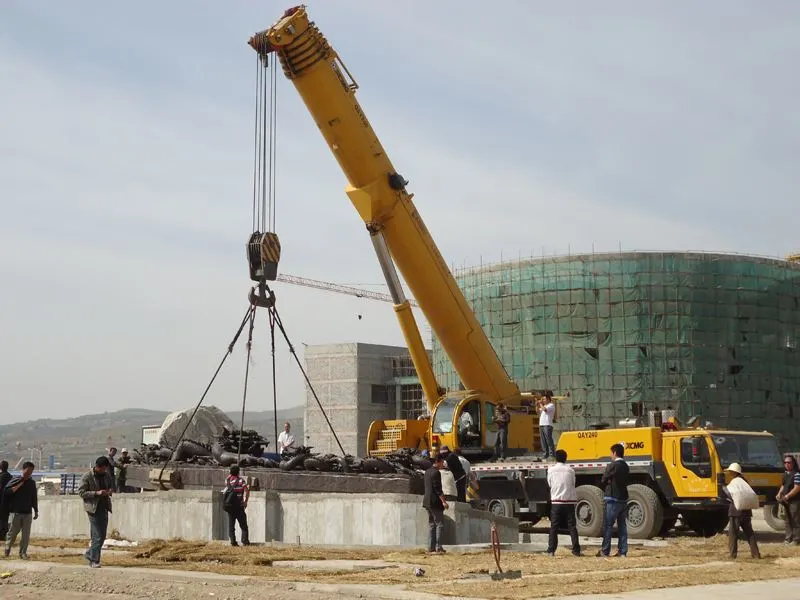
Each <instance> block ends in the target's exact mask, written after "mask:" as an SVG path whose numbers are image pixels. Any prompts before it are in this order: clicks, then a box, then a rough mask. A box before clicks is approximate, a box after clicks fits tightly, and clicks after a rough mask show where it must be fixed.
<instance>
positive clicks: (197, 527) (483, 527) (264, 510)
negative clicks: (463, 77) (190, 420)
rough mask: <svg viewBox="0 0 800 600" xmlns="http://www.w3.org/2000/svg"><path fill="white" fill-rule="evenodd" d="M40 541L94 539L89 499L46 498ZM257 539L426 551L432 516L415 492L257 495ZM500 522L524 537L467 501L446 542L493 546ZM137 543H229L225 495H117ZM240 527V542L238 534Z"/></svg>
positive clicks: (116, 518)
mask: <svg viewBox="0 0 800 600" xmlns="http://www.w3.org/2000/svg"><path fill="white" fill-rule="evenodd" d="M39 502H40V504H39V512H40V516H39V519H38V520H37V521H34V524H33V531H32V534H33V536H34V537H74V536H88V533H89V523H88V519H87V517H86V513H85V512H84V510H83V502H82V501H81V500H80V498H78V497H76V496H46V497H42V498H40V499H39ZM247 520H248V525H249V529H250V540H251V541H253V542H265V541H279V542H288V543H296V542H297V540H298V537H299V539H300V543H301V544H314V545H379V546H425V545H426V544H427V540H428V515H427V512H426V511H425V510H424V509H423V508H422V506H421V498H420V496H416V495H412V494H290V493H276V492H253V493H252V494H251V495H250V503H249V505H248V508H247ZM492 521H495V522H496V523H497V528H498V533H499V534H500V541H501V542H510V543H512V542H516V541H517V540H518V537H519V536H518V521H517V520H516V519H506V518H502V517H493V516H492V515H490V514H489V513H487V512H484V511H478V510H475V509H473V508H471V507H470V506H469V505H467V504H462V503H453V504H451V508H450V509H448V511H447V513H446V522H445V531H444V540H443V543H444V544H469V543H477V542H483V543H486V542H489V541H490V528H491V523H492ZM115 529H116V530H117V531H118V532H119V534H120V535H121V536H122V537H123V538H125V539H129V540H145V539H155V538H161V539H169V538H176V537H179V538H183V539H188V540H226V539H227V537H228V536H227V515H226V514H225V512H224V511H223V510H222V494H221V493H220V492H218V491H185V490H173V491H168V492H153V493H145V494H124V495H123V494H121V495H119V496H117V497H116V498H114V513H113V514H112V515H111V519H110V522H109V532H111V531H113V530H115ZM238 535H239V534H238V528H237V537H238Z"/></svg>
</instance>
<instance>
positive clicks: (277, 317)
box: [267, 287, 346, 460]
mask: <svg viewBox="0 0 800 600" xmlns="http://www.w3.org/2000/svg"><path fill="white" fill-rule="evenodd" d="M267 290H269V287H267ZM269 311H270V313H272V314H273V317H274V319H275V324H276V325H277V326H278V329H279V330H280V332H281V334H283V339H284V340H286V344H287V345H288V346H289V352H290V353H291V355H292V357H293V358H294V360H295V362H296V363H297V366H298V368H299V369H300V372H301V373H302V374H303V378H304V379H305V380H306V385H308V389H309V390H311V394H312V395H313V396H314V400H315V401H316V403H317V406H318V407H319V410H320V412H322V416H323V417H324V418H325V422H326V423H327V424H328V428H329V429H330V430H331V433H332V434H333V439H335V440H336V445H337V446H339V450H341V451H342V459H343V460H344V457H345V456H346V453H345V451H344V448H343V447H342V442H340V441H339V436H338V435H336V430H335V429H334V428H333V424H332V423H331V421H330V419H329V418H328V414H327V413H326V412H325V409H324V408H323V406H322V402H320V400H319V396H317V392H316V390H315V389H314V386H313V385H312V384H311V380H310V379H309V378H308V374H307V373H306V370H305V369H304V368H303V364H302V363H301V362H300V357H299V356H297V352H296V351H295V349H294V345H292V342H291V340H290V339H289V334H288V333H286V328H285V327H284V326H283V321H282V320H281V316H280V314H279V313H278V309H277V308H275V305H274V304H273V305H272V306H270V307H269ZM275 418H276V419H277V416H276V417H275Z"/></svg>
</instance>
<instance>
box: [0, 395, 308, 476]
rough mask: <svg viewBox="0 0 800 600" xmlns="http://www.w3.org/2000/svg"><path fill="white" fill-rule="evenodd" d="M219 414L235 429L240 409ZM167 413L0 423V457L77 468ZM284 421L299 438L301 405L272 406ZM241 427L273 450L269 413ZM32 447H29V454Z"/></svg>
mask: <svg viewBox="0 0 800 600" xmlns="http://www.w3.org/2000/svg"><path fill="white" fill-rule="evenodd" d="M225 412H226V414H227V415H228V416H229V417H230V419H231V420H232V421H233V422H234V423H235V424H236V426H237V427H238V425H239V422H240V420H241V412H239V411H236V410H225ZM168 414H169V413H167V412H165V411H156V410H147V409H143V408H127V409H124V410H118V411H114V412H106V413H102V414H95V415H83V416H80V417H72V418H69V419H36V420H35V421H25V422H22V423H12V424H10V425H0V459H5V460H7V461H8V462H9V465H10V466H11V467H14V465H16V464H17V462H18V461H19V459H20V458H25V459H29V460H33V462H34V463H36V466H37V468H39V467H42V468H44V467H46V466H47V457H48V456H49V455H51V454H52V455H54V456H55V459H56V463H58V467H59V468H66V469H69V468H83V467H86V466H87V465H89V464H91V462H92V461H93V460H94V459H95V458H96V457H98V456H100V455H102V454H104V453H105V449H106V448H108V447H109V446H111V445H113V446H116V447H117V448H128V449H133V448H138V447H139V444H140V443H141V440H142V427H147V426H152V425H161V423H162V422H163V421H164V418H165V417H166V416H167V415H168ZM285 421H289V422H290V423H291V424H292V433H294V435H295V437H296V438H297V439H298V440H302V439H304V438H303V407H302V406H294V407H291V408H286V409H278V432H280V431H282V430H283V423H284V422H285ZM244 427H245V429H255V430H256V431H258V432H259V433H260V434H261V435H262V436H263V437H264V438H265V439H267V440H269V442H270V443H269V445H268V446H267V450H268V451H273V449H274V448H275V439H274V438H275V435H274V429H275V424H274V417H273V412H272V411H249V412H248V411H245V416H244ZM32 448H33V449H35V450H34V451H33V452H31V449H32ZM39 450H41V459H40V455H39ZM40 461H41V464H40Z"/></svg>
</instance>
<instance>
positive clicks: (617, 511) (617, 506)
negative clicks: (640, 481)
mask: <svg viewBox="0 0 800 600" xmlns="http://www.w3.org/2000/svg"><path fill="white" fill-rule="evenodd" d="M624 456H625V447H624V446H623V445H622V444H614V445H613V446H611V462H610V463H608V466H607V467H606V470H605V472H604V473H603V477H602V478H601V480H600V485H601V486H603V488H604V489H603V501H604V502H605V505H606V506H605V511H604V512H605V519H604V520H603V544H602V546H600V550H599V551H598V552H597V556H609V555H610V554H611V530H612V529H613V528H614V523H615V522H616V524H617V537H618V540H617V551H616V553H615V554H614V556H619V557H625V556H627V554H628V521H627V519H628V511H627V510H626V509H627V507H628V476H629V473H630V469H629V468H628V463H626V462H625V459H624V458H623V457H624Z"/></svg>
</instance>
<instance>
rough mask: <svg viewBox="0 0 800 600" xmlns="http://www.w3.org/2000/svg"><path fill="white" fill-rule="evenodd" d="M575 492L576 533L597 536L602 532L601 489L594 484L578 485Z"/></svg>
mask: <svg viewBox="0 0 800 600" xmlns="http://www.w3.org/2000/svg"><path fill="white" fill-rule="evenodd" d="M575 492H576V493H577V495H578V502H577V504H575V523H576V524H577V526H578V534H579V535H583V536H587V537H598V536H600V535H602V534H603V490H601V489H600V488H599V487H597V486H594V485H580V486H578V487H577V488H576V490H575Z"/></svg>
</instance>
